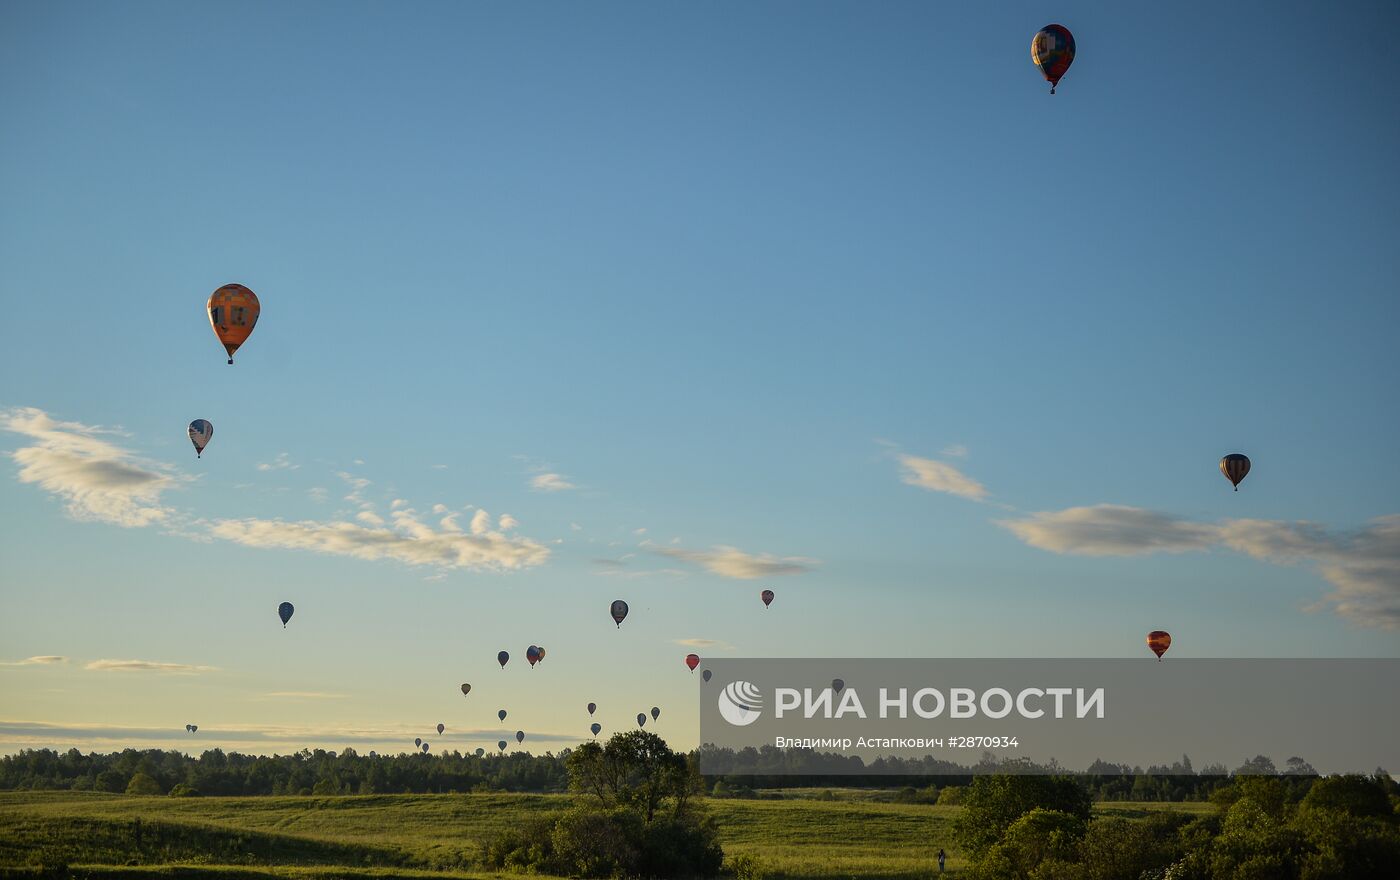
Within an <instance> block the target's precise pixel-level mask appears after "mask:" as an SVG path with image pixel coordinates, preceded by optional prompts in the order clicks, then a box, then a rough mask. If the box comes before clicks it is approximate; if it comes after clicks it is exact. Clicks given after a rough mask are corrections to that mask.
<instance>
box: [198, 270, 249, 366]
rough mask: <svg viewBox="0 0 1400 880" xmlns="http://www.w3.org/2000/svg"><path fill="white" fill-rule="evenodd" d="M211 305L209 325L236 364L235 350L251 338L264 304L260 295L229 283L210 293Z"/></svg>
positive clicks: (209, 304) (229, 360) (239, 285)
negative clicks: (261, 303)
mask: <svg viewBox="0 0 1400 880" xmlns="http://www.w3.org/2000/svg"><path fill="white" fill-rule="evenodd" d="M207 308H208V310H209V326H211V327H213V328H214V335H215V336H217V337H219V341H220V342H222V343H223V344H224V350H225V351H227V352H228V362H229V363H233V353H234V352H235V351H238V347H239V346H240V345H242V344H243V343H245V342H247V341H248V337H249V336H250V335H252V333H253V327H254V326H256V325H257V323H258V314H259V313H260V312H261V311H262V306H260V305H259V304H258V297H257V294H255V293H253V291H251V290H249V289H248V288H246V287H244V286H243V285H241V284H225V285H224V286H223V287H220V288H219V289H218V290H216V291H214V292H213V293H211V294H210V295H209V303H208V305H207Z"/></svg>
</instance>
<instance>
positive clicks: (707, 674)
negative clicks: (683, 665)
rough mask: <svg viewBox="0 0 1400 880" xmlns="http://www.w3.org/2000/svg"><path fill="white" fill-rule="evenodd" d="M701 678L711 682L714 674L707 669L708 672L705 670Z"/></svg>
mask: <svg viewBox="0 0 1400 880" xmlns="http://www.w3.org/2000/svg"><path fill="white" fill-rule="evenodd" d="M700 677H701V678H703V679H705V680H706V681H709V680H710V679H711V678H713V677H714V673H713V672H711V671H710V670H708V669H706V670H704V671H703V672H701V673H700Z"/></svg>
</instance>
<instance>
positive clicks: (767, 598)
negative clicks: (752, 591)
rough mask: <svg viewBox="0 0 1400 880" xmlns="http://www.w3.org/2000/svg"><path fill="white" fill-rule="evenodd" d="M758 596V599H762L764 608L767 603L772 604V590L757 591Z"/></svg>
mask: <svg viewBox="0 0 1400 880" xmlns="http://www.w3.org/2000/svg"><path fill="white" fill-rule="evenodd" d="M758 596H759V598H760V599H762V600H763V607H764V608H767V607H768V606H769V605H772V604H773V591H772V590H764V591H763V592H762V593H759V594H758Z"/></svg>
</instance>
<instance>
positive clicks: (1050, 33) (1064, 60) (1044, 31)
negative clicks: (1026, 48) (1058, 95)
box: [1031, 24, 1074, 95]
mask: <svg viewBox="0 0 1400 880" xmlns="http://www.w3.org/2000/svg"><path fill="white" fill-rule="evenodd" d="M1031 61H1033V62H1035V66H1036V67H1039V68H1040V75H1041V76H1043V77H1045V81H1046V82H1048V83H1050V94H1052V95H1053V94H1055V86H1057V85H1059V83H1060V77H1062V76H1064V75H1065V71H1067V70H1069V66H1070V65H1071V64H1073V63H1074V35H1073V34H1071V33H1070V32H1069V28H1067V27H1065V26H1064V25H1062V24H1047V25H1046V26H1045V27H1043V28H1041V29H1040V30H1039V31H1038V32H1037V33H1036V35H1035V36H1034V37H1032V38H1031Z"/></svg>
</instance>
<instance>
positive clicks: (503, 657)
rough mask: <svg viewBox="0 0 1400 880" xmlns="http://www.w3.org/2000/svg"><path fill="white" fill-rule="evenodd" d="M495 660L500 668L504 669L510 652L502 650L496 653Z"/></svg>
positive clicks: (508, 660)
mask: <svg viewBox="0 0 1400 880" xmlns="http://www.w3.org/2000/svg"><path fill="white" fill-rule="evenodd" d="M496 662H497V663H499V664H501V668H502V669H505V668H506V664H507V663H509V662H510V652H508V651H502V652H501V653H499V654H497V655H496Z"/></svg>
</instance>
